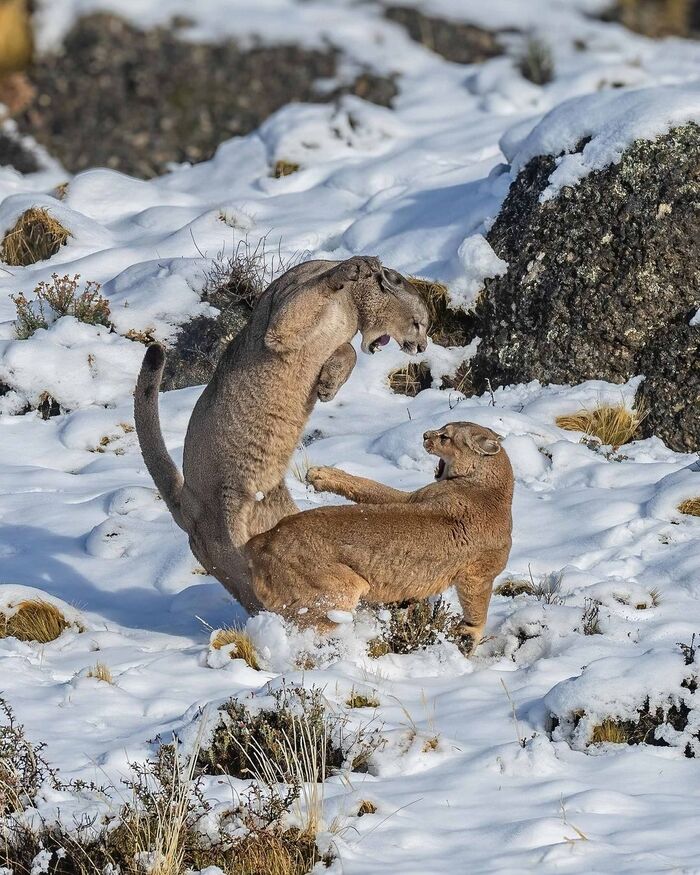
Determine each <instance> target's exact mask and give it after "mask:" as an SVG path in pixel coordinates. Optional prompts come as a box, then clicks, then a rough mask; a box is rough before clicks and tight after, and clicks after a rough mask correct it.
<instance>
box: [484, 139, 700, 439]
mask: <svg viewBox="0 0 700 875" xmlns="http://www.w3.org/2000/svg"><path fill="white" fill-rule="evenodd" d="M583 145H584V144H583V143H581V144H579V146H578V148H577V151H580V149H581V148H582V147H583ZM554 168H555V158H553V157H551V156H539V157H536V158H533V159H532V160H531V161H530V162H529V163H528V164H527V165H526V166H525V167H524V169H523V170H522V171H521V172H520V173H519V174H518V176H517V178H516V179H515V181H514V182H513V183H512V185H511V187H510V190H509V193H508V196H507V197H506V200H505V202H504V204H503V207H502V209H501V212H500V214H499V216H498V218H497V220H496V222H495V223H494V225H493V227H492V228H491V230H490V231H489V233H488V235H487V239H488V242H489V243H490V245H491V246H492V248H493V249H494V251H495V252H496V254H497V255H498V256H499V257H500V258H503V259H504V260H505V261H507V262H508V264H509V268H508V272H507V273H506V274H505V275H504V276H502V277H496V278H494V279H491V280H487V281H486V282H485V290H484V292H483V294H482V295H481V297H480V299H479V301H478V303H477V324H476V328H475V330H474V329H472V331H474V333H476V334H478V335H479V336H480V337H481V338H482V340H481V343H480V345H479V348H478V351H477V354H476V356H475V358H474V359H473V361H472V379H473V381H474V385H475V388H476V389H477V391H484V389H485V388H486V386H487V381H490V383H491V385H493V386H497V385H503V384H507V383H521V382H527V381H529V380H533V379H537V380H540V381H541V382H543V383H578V382H581V381H582V380H587V379H591V378H600V379H605V380H609V381H611V382H617V383H619V382H623V381H625V380H627V379H628V378H629V377H630V376H632V375H634V374H637V373H645V374H646V376H647V380H648V386H647V388H646V389H645V390H644V391H645V394H646V397H647V399H648V401H649V404H650V406H652V405H653V408H654V409H653V411H652V410H651V409H650V411H649V415H648V418H647V428H648V429H649V428H651V427H652V426H653V424H656V425H657V426H658V428H659V429H660V433H661V434H662V436H663V437H664V439H665V440H666V441H667V442H668V443H669V444H670V445H671V446H674V447H676V448H679V449H680V448H683V449H685V450H689V449H691V448H698V447H699V446H700V440H699V431H698V425H697V420H698V418H700V417H698V415H697V412H696V414H695V418H694V419H695V423H694V422H693V421H692V420H693V416H691V415H690V414H687V413H685V412H682V413H679V412H678V411H677V410H675V407H676V405H677V404H678V402H679V399H685V400H686V402H687V403H688V406H689V407H690V406H692V399H691V398H689V396H688V392H689V391H690V384H692V382H693V380H695V381H697V367H698V364H697V361H698V359H697V356H696V355H695V356H694V353H693V350H696V349H697V332H698V328H690V327H688V322H689V320H690V317H691V316H692V314H693V312H694V310H695V309H696V308H697V306H698V304H699V303H700V270H699V254H698V240H700V210H699V208H698V201H699V200H700V128H698V126H697V125H695V124H687V125H683V126H681V127H678V128H675V129H673V130H672V131H671V132H670V133H668V134H667V135H665V136H662V137H660V138H659V139H657V140H655V141H645V140H644V141H642V140H639V141H637V142H635V143H633V145H632V146H631V147H630V148H629V149H628V150H627V151H626V152H625V153H624V155H623V157H622V159H621V161H620V162H619V163H618V164H614V165H611V166H608V167H606V168H605V169H603V170H599V171H594V172H592V173H590V174H589V175H588V176H586V177H585V178H584V179H582V180H581V181H580V182H579V183H578V184H577V185H576V186H574V187H566V188H563V189H562V190H561V191H560V192H559V194H558V196H557V197H556V198H553V199H550V200H546V201H545V202H544V203H540V201H539V195H540V194H541V192H542V191H544V189H545V188H546V186H547V181H548V178H549V176H550V174H551V173H552V171H553V170H554ZM472 336H473V334H471V335H470V336H469V337H467V339H468V340H469V339H471V337H472ZM696 385H697V384H696ZM696 411H697V407H696Z"/></svg>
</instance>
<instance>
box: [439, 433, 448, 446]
mask: <svg viewBox="0 0 700 875" xmlns="http://www.w3.org/2000/svg"><path fill="white" fill-rule="evenodd" d="M448 440H449V438H448V437H447V435H446V434H441V435H440V443H441V444H444V443H445V441H448Z"/></svg>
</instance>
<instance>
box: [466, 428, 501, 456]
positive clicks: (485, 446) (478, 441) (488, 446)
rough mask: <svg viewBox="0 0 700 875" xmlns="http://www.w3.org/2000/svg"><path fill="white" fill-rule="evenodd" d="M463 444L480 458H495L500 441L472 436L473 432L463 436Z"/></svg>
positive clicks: (477, 435)
mask: <svg viewBox="0 0 700 875" xmlns="http://www.w3.org/2000/svg"><path fill="white" fill-rule="evenodd" d="M464 443H465V444H466V445H467V446H468V447H469V449H470V450H473V451H474V452H475V453H478V454H479V455H480V456H495V455H496V453H498V452H499V451H500V449H501V441H500V440H499V439H498V438H491V437H487V436H486V435H484V434H474V433H473V432H467V433H466V434H465V435H464Z"/></svg>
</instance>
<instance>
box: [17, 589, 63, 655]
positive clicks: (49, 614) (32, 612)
mask: <svg viewBox="0 0 700 875" xmlns="http://www.w3.org/2000/svg"><path fill="white" fill-rule="evenodd" d="M69 627H70V623H69V622H68V620H66V618H65V617H64V616H63V614H62V613H61V612H60V611H59V609H58V608H57V607H56V606H55V605H52V604H51V603H50V602H45V601H43V600H42V599H25V600H24V601H21V602H20V603H19V605H17V609H16V610H15V612H14V613H12V614H9V615H5V614H2V613H0V638H17V639H18V640H19V641H38V642H39V643H40V644H48V643H49V641H55V640H56V638H58V636H59V635H60V634H61V633H62V632H63V631H64V630H65V629H68V628H69Z"/></svg>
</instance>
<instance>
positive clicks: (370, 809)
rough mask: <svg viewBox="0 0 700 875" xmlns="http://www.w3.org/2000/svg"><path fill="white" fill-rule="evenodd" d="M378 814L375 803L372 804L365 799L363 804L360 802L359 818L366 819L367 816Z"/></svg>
mask: <svg viewBox="0 0 700 875" xmlns="http://www.w3.org/2000/svg"><path fill="white" fill-rule="evenodd" d="M376 813H377V806H376V805H375V804H374V802H370V800H369V799H363V800H362V802H360V807H359V808H358V809H357V816H358V817H364V816H365V814H376Z"/></svg>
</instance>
